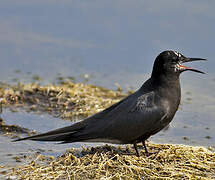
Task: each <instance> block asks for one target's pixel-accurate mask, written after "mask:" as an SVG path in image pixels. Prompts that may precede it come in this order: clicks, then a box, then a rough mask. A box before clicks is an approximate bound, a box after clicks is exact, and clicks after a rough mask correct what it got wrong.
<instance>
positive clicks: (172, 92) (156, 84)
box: [141, 75, 181, 103]
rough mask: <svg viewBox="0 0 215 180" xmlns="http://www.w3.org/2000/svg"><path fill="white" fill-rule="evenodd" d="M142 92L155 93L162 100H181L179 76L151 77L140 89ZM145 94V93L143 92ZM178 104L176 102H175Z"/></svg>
mask: <svg viewBox="0 0 215 180" xmlns="http://www.w3.org/2000/svg"><path fill="white" fill-rule="evenodd" d="M141 90H143V91H157V92H159V94H160V95H161V96H162V97H163V98H167V99H169V98H170V99H179V101H180V99H181V87H180V79H179V76H174V75H173V76H170V75H168V76H165V75H161V76H159V77H158V76H156V77H153V76H152V77H151V78H150V79H148V81H146V82H145V83H144V84H143V86H142V87H141ZM143 93H145V92H143ZM176 103H178V102H176Z"/></svg>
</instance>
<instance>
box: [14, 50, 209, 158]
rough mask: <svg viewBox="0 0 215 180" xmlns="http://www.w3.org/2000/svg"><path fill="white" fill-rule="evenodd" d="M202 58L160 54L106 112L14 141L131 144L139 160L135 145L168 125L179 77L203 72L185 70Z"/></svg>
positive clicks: (177, 97) (177, 100)
mask: <svg viewBox="0 0 215 180" xmlns="http://www.w3.org/2000/svg"><path fill="white" fill-rule="evenodd" d="M205 60H206V59H203V58H188V57H185V56H184V55H182V54H181V53H179V52H177V51H173V50H166V51H163V52H161V53H160V54H159V55H158V56H157V57H156V59H155V61H154V65H153V70H152V73H151V77H150V78H149V79H148V80H146V81H145V83H144V84H143V85H142V86H141V87H140V88H139V89H138V90H137V91H136V92H134V93H133V94H130V95H129V96H127V97H125V98H124V99H122V100H120V101H119V102H117V103H116V104H113V105H111V106H110V107H108V108H107V109H105V110H103V111H101V112H98V113H96V114H94V115H92V116H90V117H87V118H85V119H83V120H82V121H79V122H76V123H74V124H72V125H70V126H67V127H63V128H58V129H56V130H52V131H49V132H46V133H42V134H38V135H34V136H29V137H24V138H19V139H16V140H14V141H22V140H34V141H59V142H60V143H73V142H103V143H111V144H133V147H134V149H135V151H136V155H137V156H138V157H139V156H140V154H139V151H138V148H137V143H142V145H143V147H144V149H145V153H147V154H148V150H147V147H146V144H145V141H146V140H147V139H148V138H149V137H150V136H152V135H154V134H156V133H158V132H159V131H161V130H162V129H164V128H165V127H167V126H168V125H169V123H170V122H171V121H172V119H173V117H174V116H175V113H176V111H177V110H178V107H179V104H180V100H181V87H180V78H179V77H180V74H181V73H182V72H184V71H193V72H197V73H202V74H205V73H204V72H202V71H200V70H197V69H194V68H191V67H188V66H185V65H183V63H186V62H191V61H205Z"/></svg>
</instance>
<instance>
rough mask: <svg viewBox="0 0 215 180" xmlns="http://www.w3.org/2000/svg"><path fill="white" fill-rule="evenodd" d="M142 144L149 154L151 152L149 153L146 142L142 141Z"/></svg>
mask: <svg viewBox="0 0 215 180" xmlns="http://www.w3.org/2000/svg"><path fill="white" fill-rule="evenodd" d="M142 144H143V146H144V148H145V152H146V154H148V153H149V152H148V150H147V148H146V144H145V140H143V141H142Z"/></svg>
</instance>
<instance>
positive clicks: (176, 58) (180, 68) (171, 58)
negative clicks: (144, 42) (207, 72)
mask: <svg viewBox="0 0 215 180" xmlns="http://www.w3.org/2000/svg"><path fill="white" fill-rule="evenodd" d="M200 60H206V59H202V58H187V57H185V56H183V55H182V54H181V53H179V52H177V51H163V52H162V53H160V54H159V55H158V56H157V58H156V59H155V62H154V67H153V71H152V77H156V76H160V75H163V74H167V75H173V76H175V75H176V76H179V75H180V73H182V72H184V71H188V70H189V71H194V72H198V73H203V74H204V72H202V71H199V70H197V69H193V68H190V67H187V66H184V65H182V64H183V63H185V62H191V61H200Z"/></svg>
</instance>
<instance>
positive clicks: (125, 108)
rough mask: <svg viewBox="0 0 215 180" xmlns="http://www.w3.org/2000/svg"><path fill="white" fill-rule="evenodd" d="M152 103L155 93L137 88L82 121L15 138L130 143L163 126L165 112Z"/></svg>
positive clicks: (66, 141)
mask: <svg viewBox="0 0 215 180" xmlns="http://www.w3.org/2000/svg"><path fill="white" fill-rule="evenodd" d="M155 102H156V97H155V93H154V92H150V93H146V94H142V93H141V92H140V91H137V92H135V93H134V94H132V95H130V96H128V97H127V98H125V99H123V100H121V101H120V102H118V103H116V104H114V105H112V106H111V107H109V108H107V109H105V110H104V111H102V112H100V113H97V114H95V115H93V116H91V117H89V118H87V119H85V120H83V121H81V122H78V123H75V124H73V125H71V126H68V127H64V128H60V129H56V130H53V131H49V132H47V133H43V134H39V135H35V136H30V137H26V138H21V139H17V140H15V141H21V140H27V139H29V140H35V141H62V142H63V143H69V142H80V141H82V142H83V141H91V142H112V143H132V142H133V141H134V140H136V139H138V138H140V137H141V136H144V135H145V134H147V135H148V134H149V135H152V134H154V133H156V132H158V131H159V130H161V129H162V128H163V127H162V125H163V123H162V119H164V118H165V117H166V112H165V111H164V110H163V109H162V107H160V106H157V105H156V103H155Z"/></svg>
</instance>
